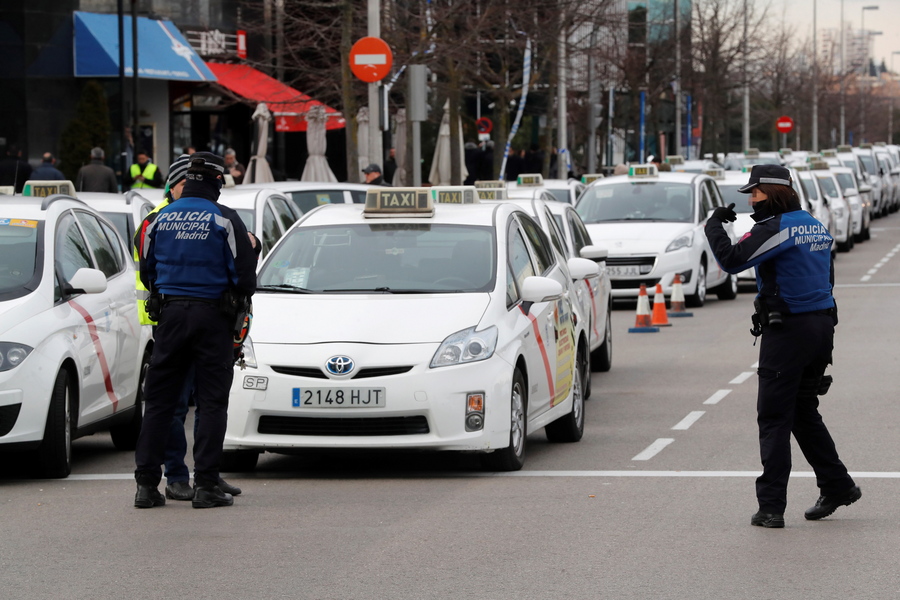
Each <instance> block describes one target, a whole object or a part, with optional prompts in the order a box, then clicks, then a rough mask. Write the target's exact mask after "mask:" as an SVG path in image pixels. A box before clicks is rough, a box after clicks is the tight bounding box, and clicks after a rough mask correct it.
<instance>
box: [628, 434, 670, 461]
mask: <svg viewBox="0 0 900 600" xmlns="http://www.w3.org/2000/svg"><path fill="white" fill-rule="evenodd" d="M674 441H675V440H674V439H672V438H659V439H658V440H656V441H655V442H653V443H652V444H650V445H649V446H647V448H646V449H645V450H644V451H643V452H641V453H640V454H638V455H637V456H635V457H634V458H632V459H631V460H650V459H651V458H653V457H654V456H656V455H657V454H658V453H659V451H660V450H662V449H663V448H665V447H666V446H668V445H669V444H671V443H672V442H674Z"/></svg>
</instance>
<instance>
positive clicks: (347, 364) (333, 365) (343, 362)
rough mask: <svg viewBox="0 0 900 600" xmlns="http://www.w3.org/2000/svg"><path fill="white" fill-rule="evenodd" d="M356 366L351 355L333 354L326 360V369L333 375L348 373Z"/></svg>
mask: <svg viewBox="0 0 900 600" xmlns="http://www.w3.org/2000/svg"><path fill="white" fill-rule="evenodd" d="M354 366H355V365H354V364H353V359H352V358H350V357H349V356H332V357H331V358H329V359H328V360H327V361H325V369H326V370H327V371H328V372H329V373H331V374H332V375H348V374H349V373H350V372H351V371H352V370H353V367H354Z"/></svg>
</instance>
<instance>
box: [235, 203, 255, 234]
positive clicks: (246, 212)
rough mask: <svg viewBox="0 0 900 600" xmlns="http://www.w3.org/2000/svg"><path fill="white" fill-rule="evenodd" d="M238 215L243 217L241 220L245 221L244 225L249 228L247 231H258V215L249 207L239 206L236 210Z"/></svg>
mask: <svg viewBox="0 0 900 600" xmlns="http://www.w3.org/2000/svg"><path fill="white" fill-rule="evenodd" d="M235 212H236V213H237V214H238V216H239V217H240V218H241V221H243V222H244V227H246V228H247V231H249V232H251V233H252V232H254V231H256V215H255V214H254V213H253V211H252V210H251V209H249V208H239V209H237V210H235Z"/></svg>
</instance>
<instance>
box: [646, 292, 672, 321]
mask: <svg viewBox="0 0 900 600" xmlns="http://www.w3.org/2000/svg"><path fill="white" fill-rule="evenodd" d="M650 324H651V325H655V326H657V327H671V326H672V324H671V323H669V319H667V318H666V297H665V295H663V291H662V284H661V283H657V284H656V294H655V295H654V296H653V319H652V320H651V321H650Z"/></svg>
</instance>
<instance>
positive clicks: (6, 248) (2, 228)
mask: <svg viewBox="0 0 900 600" xmlns="http://www.w3.org/2000/svg"><path fill="white" fill-rule="evenodd" d="M37 239H38V222H37V221H29V220H24V219H10V218H0V299H3V298H4V296H5V295H7V294H9V293H10V292H17V291H20V290H22V288H23V287H24V286H25V284H27V283H28V282H29V281H31V280H32V278H33V277H34V275H35V272H34V271H35V263H36V256H37ZM18 295H19V294H14V296H18Z"/></svg>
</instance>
